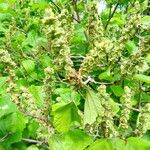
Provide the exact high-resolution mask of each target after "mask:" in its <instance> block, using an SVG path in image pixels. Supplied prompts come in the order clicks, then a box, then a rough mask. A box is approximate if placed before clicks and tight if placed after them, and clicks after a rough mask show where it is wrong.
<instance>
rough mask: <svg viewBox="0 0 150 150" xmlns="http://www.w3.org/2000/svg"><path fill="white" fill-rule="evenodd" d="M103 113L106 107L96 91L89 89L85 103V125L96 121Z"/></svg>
mask: <svg viewBox="0 0 150 150" xmlns="http://www.w3.org/2000/svg"><path fill="white" fill-rule="evenodd" d="M103 113H104V108H103V107H102V106H101V101H100V100H99V98H98V97H97V95H96V93H95V92H94V91H93V90H92V89H87V92H86V99H85V104H84V125H86V124H92V123H94V122H95V121H96V118H97V117H98V116H102V115H103Z"/></svg>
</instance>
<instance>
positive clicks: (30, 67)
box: [22, 59, 35, 74]
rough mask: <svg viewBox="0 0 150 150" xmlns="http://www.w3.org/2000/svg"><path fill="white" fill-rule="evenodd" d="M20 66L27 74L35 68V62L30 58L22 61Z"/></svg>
mask: <svg viewBox="0 0 150 150" xmlns="http://www.w3.org/2000/svg"><path fill="white" fill-rule="evenodd" d="M22 66H23V67H24V69H25V70H26V71H27V73H29V74H30V73H31V72H33V71H34V69H35V63H34V61H33V60H30V59H28V60H24V61H22Z"/></svg>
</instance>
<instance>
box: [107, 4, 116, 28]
mask: <svg viewBox="0 0 150 150" xmlns="http://www.w3.org/2000/svg"><path fill="white" fill-rule="evenodd" d="M118 6H119V3H117V4H116V6H115V8H114V10H113V12H112V14H111V15H110V16H109V19H108V21H107V23H106V25H105V30H106V29H107V27H108V24H109V22H110V20H111V19H112V17H113V16H114V14H115V12H116V10H117V8H118Z"/></svg>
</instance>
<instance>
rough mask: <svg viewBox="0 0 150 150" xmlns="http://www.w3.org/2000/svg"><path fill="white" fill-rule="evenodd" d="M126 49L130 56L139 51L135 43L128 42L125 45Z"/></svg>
mask: <svg viewBox="0 0 150 150" xmlns="http://www.w3.org/2000/svg"><path fill="white" fill-rule="evenodd" d="M125 47H126V49H127V50H128V52H129V54H131V53H132V52H134V51H135V50H136V49H137V46H136V45H135V43H134V42H133V41H128V42H127V43H126V44H125Z"/></svg>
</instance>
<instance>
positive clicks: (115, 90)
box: [110, 85, 124, 97]
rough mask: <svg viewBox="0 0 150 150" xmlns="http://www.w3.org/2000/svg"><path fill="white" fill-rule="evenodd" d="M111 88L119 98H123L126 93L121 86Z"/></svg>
mask: <svg viewBox="0 0 150 150" xmlns="http://www.w3.org/2000/svg"><path fill="white" fill-rule="evenodd" d="M110 88H111V90H112V91H113V93H114V94H115V95H116V96H118V97H120V96H122V94H123V93H124V90H123V89H122V87H121V86H120V85H112V86H110Z"/></svg>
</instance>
